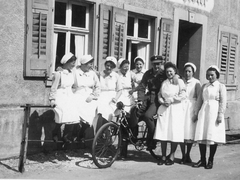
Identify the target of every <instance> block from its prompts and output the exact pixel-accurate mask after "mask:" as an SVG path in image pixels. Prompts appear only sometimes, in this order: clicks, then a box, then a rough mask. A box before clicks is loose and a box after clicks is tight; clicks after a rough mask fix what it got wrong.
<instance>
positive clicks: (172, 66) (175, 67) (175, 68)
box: [164, 62, 178, 74]
mask: <svg viewBox="0 0 240 180" xmlns="http://www.w3.org/2000/svg"><path fill="white" fill-rule="evenodd" d="M168 68H173V69H174V70H175V73H176V74H178V68H177V66H176V65H175V64H174V63H172V62H166V63H165V64H164V71H165V73H166V69H168Z"/></svg>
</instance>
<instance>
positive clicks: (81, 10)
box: [72, 4, 86, 28]
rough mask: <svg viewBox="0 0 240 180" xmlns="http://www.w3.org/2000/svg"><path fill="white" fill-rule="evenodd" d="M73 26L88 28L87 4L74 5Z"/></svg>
mask: <svg viewBox="0 0 240 180" xmlns="http://www.w3.org/2000/svg"><path fill="white" fill-rule="evenodd" d="M72 26H75V27H81V28H86V6H79V5H75V4H73V5H72Z"/></svg>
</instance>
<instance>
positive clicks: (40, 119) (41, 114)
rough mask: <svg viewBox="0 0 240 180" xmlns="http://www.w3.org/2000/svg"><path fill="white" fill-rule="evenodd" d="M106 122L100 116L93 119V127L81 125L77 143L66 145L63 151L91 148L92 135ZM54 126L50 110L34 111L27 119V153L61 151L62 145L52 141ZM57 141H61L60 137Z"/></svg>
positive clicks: (52, 114) (52, 112) (52, 113)
mask: <svg viewBox="0 0 240 180" xmlns="http://www.w3.org/2000/svg"><path fill="white" fill-rule="evenodd" d="M106 122H107V121H106V120H105V119H103V118H102V117H101V116H100V117H96V118H95V120H94V121H93V125H92V126H90V127H89V126H88V125H84V124H83V125H82V128H81V129H80V130H79V133H78V137H77V143H72V144H66V145H65V147H64V149H74V148H91V146H92V141H93V138H94V135H95V134H96V132H97V130H98V129H99V128H100V127H101V126H102V125H103V124H105V123H106ZM55 126H56V123H55V122H54V111H53V110H52V109H49V110H34V111H33V112H32V114H31V115H30V118H29V129H28V147H27V153H28V154H34V153H39V152H44V153H47V152H49V151H55V150H61V149H62V143H55V142H54V141H53V137H52V136H53V130H54V129H55ZM82 139H84V141H82ZM59 140H61V138H60V137H59ZM83 142H84V143H83Z"/></svg>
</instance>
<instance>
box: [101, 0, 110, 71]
mask: <svg viewBox="0 0 240 180" xmlns="http://www.w3.org/2000/svg"><path fill="white" fill-rule="evenodd" d="M111 15H112V7H111V6H107V5H104V4H100V15H99V51H98V53H99V54H98V59H99V70H100V71H101V70H103V69H104V59H106V57H107V56H109V55H110V34H111V33H110V32H111V28H110V27H111V17H112V16H111Z"/></svg>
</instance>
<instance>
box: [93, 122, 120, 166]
mask: <svg viewBox="0 0 240 180" xmlns="http://www.w3.org/2000/svg"><path fill="white" fill-rule="evenodd" d="M121 143H122V132H121V130H120V126H119V125H117V124H115V123H113V122H108V123H106V124H104V125H103V126H102V127H101V128H100V129H99V130H98V132H97V134H96V136H95V137H94V140H93V144H92V158H93V162H94V164H95V165H96V166H97V167H98V168H107V167H110V166H111V165H112V164H113V163H114V161H115V160H116V159H117V157H118V155H119V153H120V151H121Z"/></svg>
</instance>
